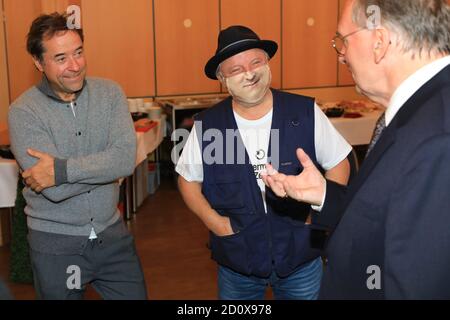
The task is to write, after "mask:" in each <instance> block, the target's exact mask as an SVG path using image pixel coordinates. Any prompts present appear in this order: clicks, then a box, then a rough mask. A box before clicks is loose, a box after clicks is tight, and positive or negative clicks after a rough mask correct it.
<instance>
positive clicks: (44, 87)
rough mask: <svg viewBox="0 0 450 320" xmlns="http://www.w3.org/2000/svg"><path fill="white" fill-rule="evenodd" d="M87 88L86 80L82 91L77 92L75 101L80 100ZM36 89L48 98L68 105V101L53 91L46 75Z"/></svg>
mask: <svg viewBox="0 0 450 320" xmlns="http://www.w3.org/2000/svg"><path fill="white" fill-rule="evenodd" d="M85 86H86V79H84V83H83V87H82V88H81V90H79V91H77V92H75V100H77V99H78V97H79V96H80V94H81V93H82V92H83V89H84V87H85ZM36 87H37V88H38V89H39V91H41V92H42V93H43V94H45V95H46V96H48V97H50V98H52V99H53V100H56V101H58V102H62V103H67V101H64V100H62V99H61V98H60V97H59V96H58V95H57V94H56V93H55V92H54V91H53V89H52V87H51V86H50V82H49V81H48V79H47V77H46V76H45V74H44V75H43V76H42V80H41V82H40V83H39V84H37V85H36Z"/></svg>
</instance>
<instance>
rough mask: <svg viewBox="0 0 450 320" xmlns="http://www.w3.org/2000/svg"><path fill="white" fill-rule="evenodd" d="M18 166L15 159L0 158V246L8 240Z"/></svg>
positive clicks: (15, 194) (15, 193)
mask: <svg viewBox="0 0 450 320" xmlns="http://www.w3.org/2000/svg"><path fill="white" fill-rule="evenodd" d="M18 171H19V168H18V166H17V163H16V161H14V160H8V159H2V158H0V246H2V245H4V244H5V243H8V242H9V238H10V227H9V226H7V225H8V224H10V221H11V213H12V208H13V207H14V205H15V202H16V196H17V181H18V179H19V172H18Z"/></svg>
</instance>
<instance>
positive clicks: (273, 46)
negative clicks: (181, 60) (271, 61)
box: [205, 40, 278, 80]
mask: <svg viewBox="0 0 450 320" xmlns="http://www.w3.org/2000/svg"><path fill="white" fill-rule="evenodd" d="M250 49H262V50H264V51H265V52H267V54H268V55H269V58H272V57H273V56H274V55H275V53H276V52H277V50H278V44H277V43H276V42H274V41H271V40H258V41H251V42H242V43H238V44H236V45H234V46H232V47H230V48H228V49H227V50H225V51H223V52H220V53H218V54H216V55H215V56H214V57H212V58H211V59H209V61H208V62H207V63H206V65H205V74H206V76H207V77H208V78H210V79H213V80H217V77H216V71H217V67H218V66H219V64H221V63H222V62H223V61H224V60H226V59H228V58H230V57H232V56H234V55H236V54H238V53H241V52H243V51H246V50H250Z"/></svg>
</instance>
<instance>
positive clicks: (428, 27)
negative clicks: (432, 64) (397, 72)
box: [353, 0, 450, 55]
mask: <svg viewBox="0 0 450 320" xmlns="http://www.w3.org/2000/svg"><path fill="white" fill-rule="evenodd" d="M369 6H377V7H378V8H379V12H380V15H381V17H380V18H381V21H380V23H381V24H383V25H385V26H386V27H387V28H388V29H389V30H391V31H393V32H395V33H396V34H397V35H398V36H399V39H401V44H400V45H401V46H402V49H403V51H404V52H413V53H416V52H418V53H419V55H420V54H421V52H422V51H423V50H426V51H428V53H429V54H430V53H431V52H434V53H437V52H439V53H441V54H449V53H450V6H449V4H448V3H447V0H356V1H355V2H354V6H353V22H354V23H356V24H357V25H359V26H361V27H366V24H367V20H368V18H369V17H368V15H367V14H368V13H367V11H366V8H369Z"/></svg>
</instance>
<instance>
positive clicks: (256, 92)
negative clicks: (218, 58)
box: [219, 49, 272, 107]
mask: <svg viewBox="0 0 450 320" xmlns="http://www.w3.org/2000/svg"><path fill="white" fill-rule="evenodd" d="M220 74H221V76H220V77H219V79H221V81H222V84H224V85H225V86H226V87H227V89H228V91H229V93H230V94H231V95H232V96H233V98H234V100H235V101H236V102H238V103H240V104H242V105H243V106H249V107H251V106H255V105H258V104H260V103H261V102H262V101H263V100H264V98H265V96H266V94H267V92H268V91H269V87H270V83H271V80H272V76H271V72H270V68H269V65H268V58H267V55H266V53H265V52H264V51H263V50H261V49H250V50H246V51H243V52H241V53H238V54H236V55H234V56H232V57H230V58H228V59H226V60H225V61H224V62H222V64H221V66H220Z"/></svg>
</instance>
